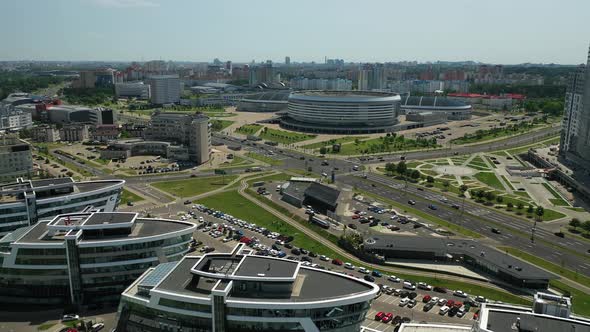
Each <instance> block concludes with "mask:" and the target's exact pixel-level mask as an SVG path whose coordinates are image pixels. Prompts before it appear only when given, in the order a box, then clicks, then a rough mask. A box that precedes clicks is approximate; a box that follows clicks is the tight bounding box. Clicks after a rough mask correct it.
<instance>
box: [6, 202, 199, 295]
mask: <svg viewBox="0 0 590 332" xmlns="http://www.w3.org/2000/svg"><path fill="white" fill-rule="evenodd" d="M194 230H195V225H194V224H192V223H189V222H182V221H174V220H163V219H147V218H140V217H139V216H138V214H136V213H128V212H83V213H72V214H64V215H59V216H57V217H55V218H53V219H52V220H51V221H39V222H38V223H36V224H35V225H32V226H29V227H24V228H19V229H17V230H15V231H13V232H12V233H9V234H7V235H5V236H4V237H2V238H1V239H0V302H1V303H5V304H6V303H14V304H36V305H58V304H60V305H61V304H68V303H69V304H74V305H80V304H86V303H104V302H116V301H118V300H119V297H120V294H121V292H122V291H123V290H125V288H126V287H127V286H128V285H129V284H131V283H132V282H133V281H134V280H135V279H136V278H137V277H139V276H140V275H141V274H142V273H144V272H145V271H146V270H147V269H149V268H150V267H152V266H156V265H158V264H159V263H167V262H169V261H175V260H179V259H180V258H181V257H182V255H184V254H185V253H186V252H188V249H189V242H190V240H191V239H192V233H193V231H194Z"/></svg>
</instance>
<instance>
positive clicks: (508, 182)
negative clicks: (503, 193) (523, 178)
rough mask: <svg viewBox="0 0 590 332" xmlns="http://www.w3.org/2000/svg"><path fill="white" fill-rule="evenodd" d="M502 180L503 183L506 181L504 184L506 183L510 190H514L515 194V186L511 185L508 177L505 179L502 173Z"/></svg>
mask: <svg viewBox="0 0 590 332" xmlns="http://www.w3.org/2000/svg"><path fill="white" fill-rule="evenodd" d="M502 180H504V183H506V185H507V186H508V187H509V188H510V189H512V191H514V193H515V194H516V192H517V190H516V188H514V186H513V185H512V183H510V181H508V179H507V178H506V177H505V176H504V175H502ZM527 196H528V195H527Z"/></svg>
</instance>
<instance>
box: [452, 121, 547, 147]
mask: <svg viewBox="0 0 590 332" xmlns="http://www.w3.org/2000/svg"><path fill="white" fill-rule="evenodd" d="M539 127H541V125H532V126H521V127H518V128H514V129H509V128H498V129H496V130H494V129H488V130H478V131H477V132H476V133H474V134H465V135H464V136H463V137H459V138H455V139H453V140H452V141H451V142H453V144H458V145H460V144H470V143H478V142H483V141H488V140H492V139H497V138H502V137H509V136H515V135H521V134H525V133H528V132H530V131H531V130H533V129H535V128H539Z"/></svg>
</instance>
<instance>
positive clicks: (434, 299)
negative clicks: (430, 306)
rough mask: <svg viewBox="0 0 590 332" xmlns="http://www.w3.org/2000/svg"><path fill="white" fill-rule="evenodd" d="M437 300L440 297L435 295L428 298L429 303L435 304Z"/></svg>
mask: <svg viewBox="0 0 590 332" xmlns="http://www.w3.org/2000/svg"><path fill="white" fill-rule="evenodd" d="M438 300H440V299H439V298H438V297H436V296H435V297H433V298H431V299H430V303H434V304H437V303H438Z"/></svg>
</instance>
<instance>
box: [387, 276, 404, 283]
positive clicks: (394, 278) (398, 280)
mask: <svg viewBox="0 0 590 332" xmlns="http://www.w3.org/2000/svg"><path fill="white" fill-rule="evenodd" d="M387 280H389V281H392V282H401V279H400V278H398V277H396V276H394V275H391V276H389V277H387Z"/></svg>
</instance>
